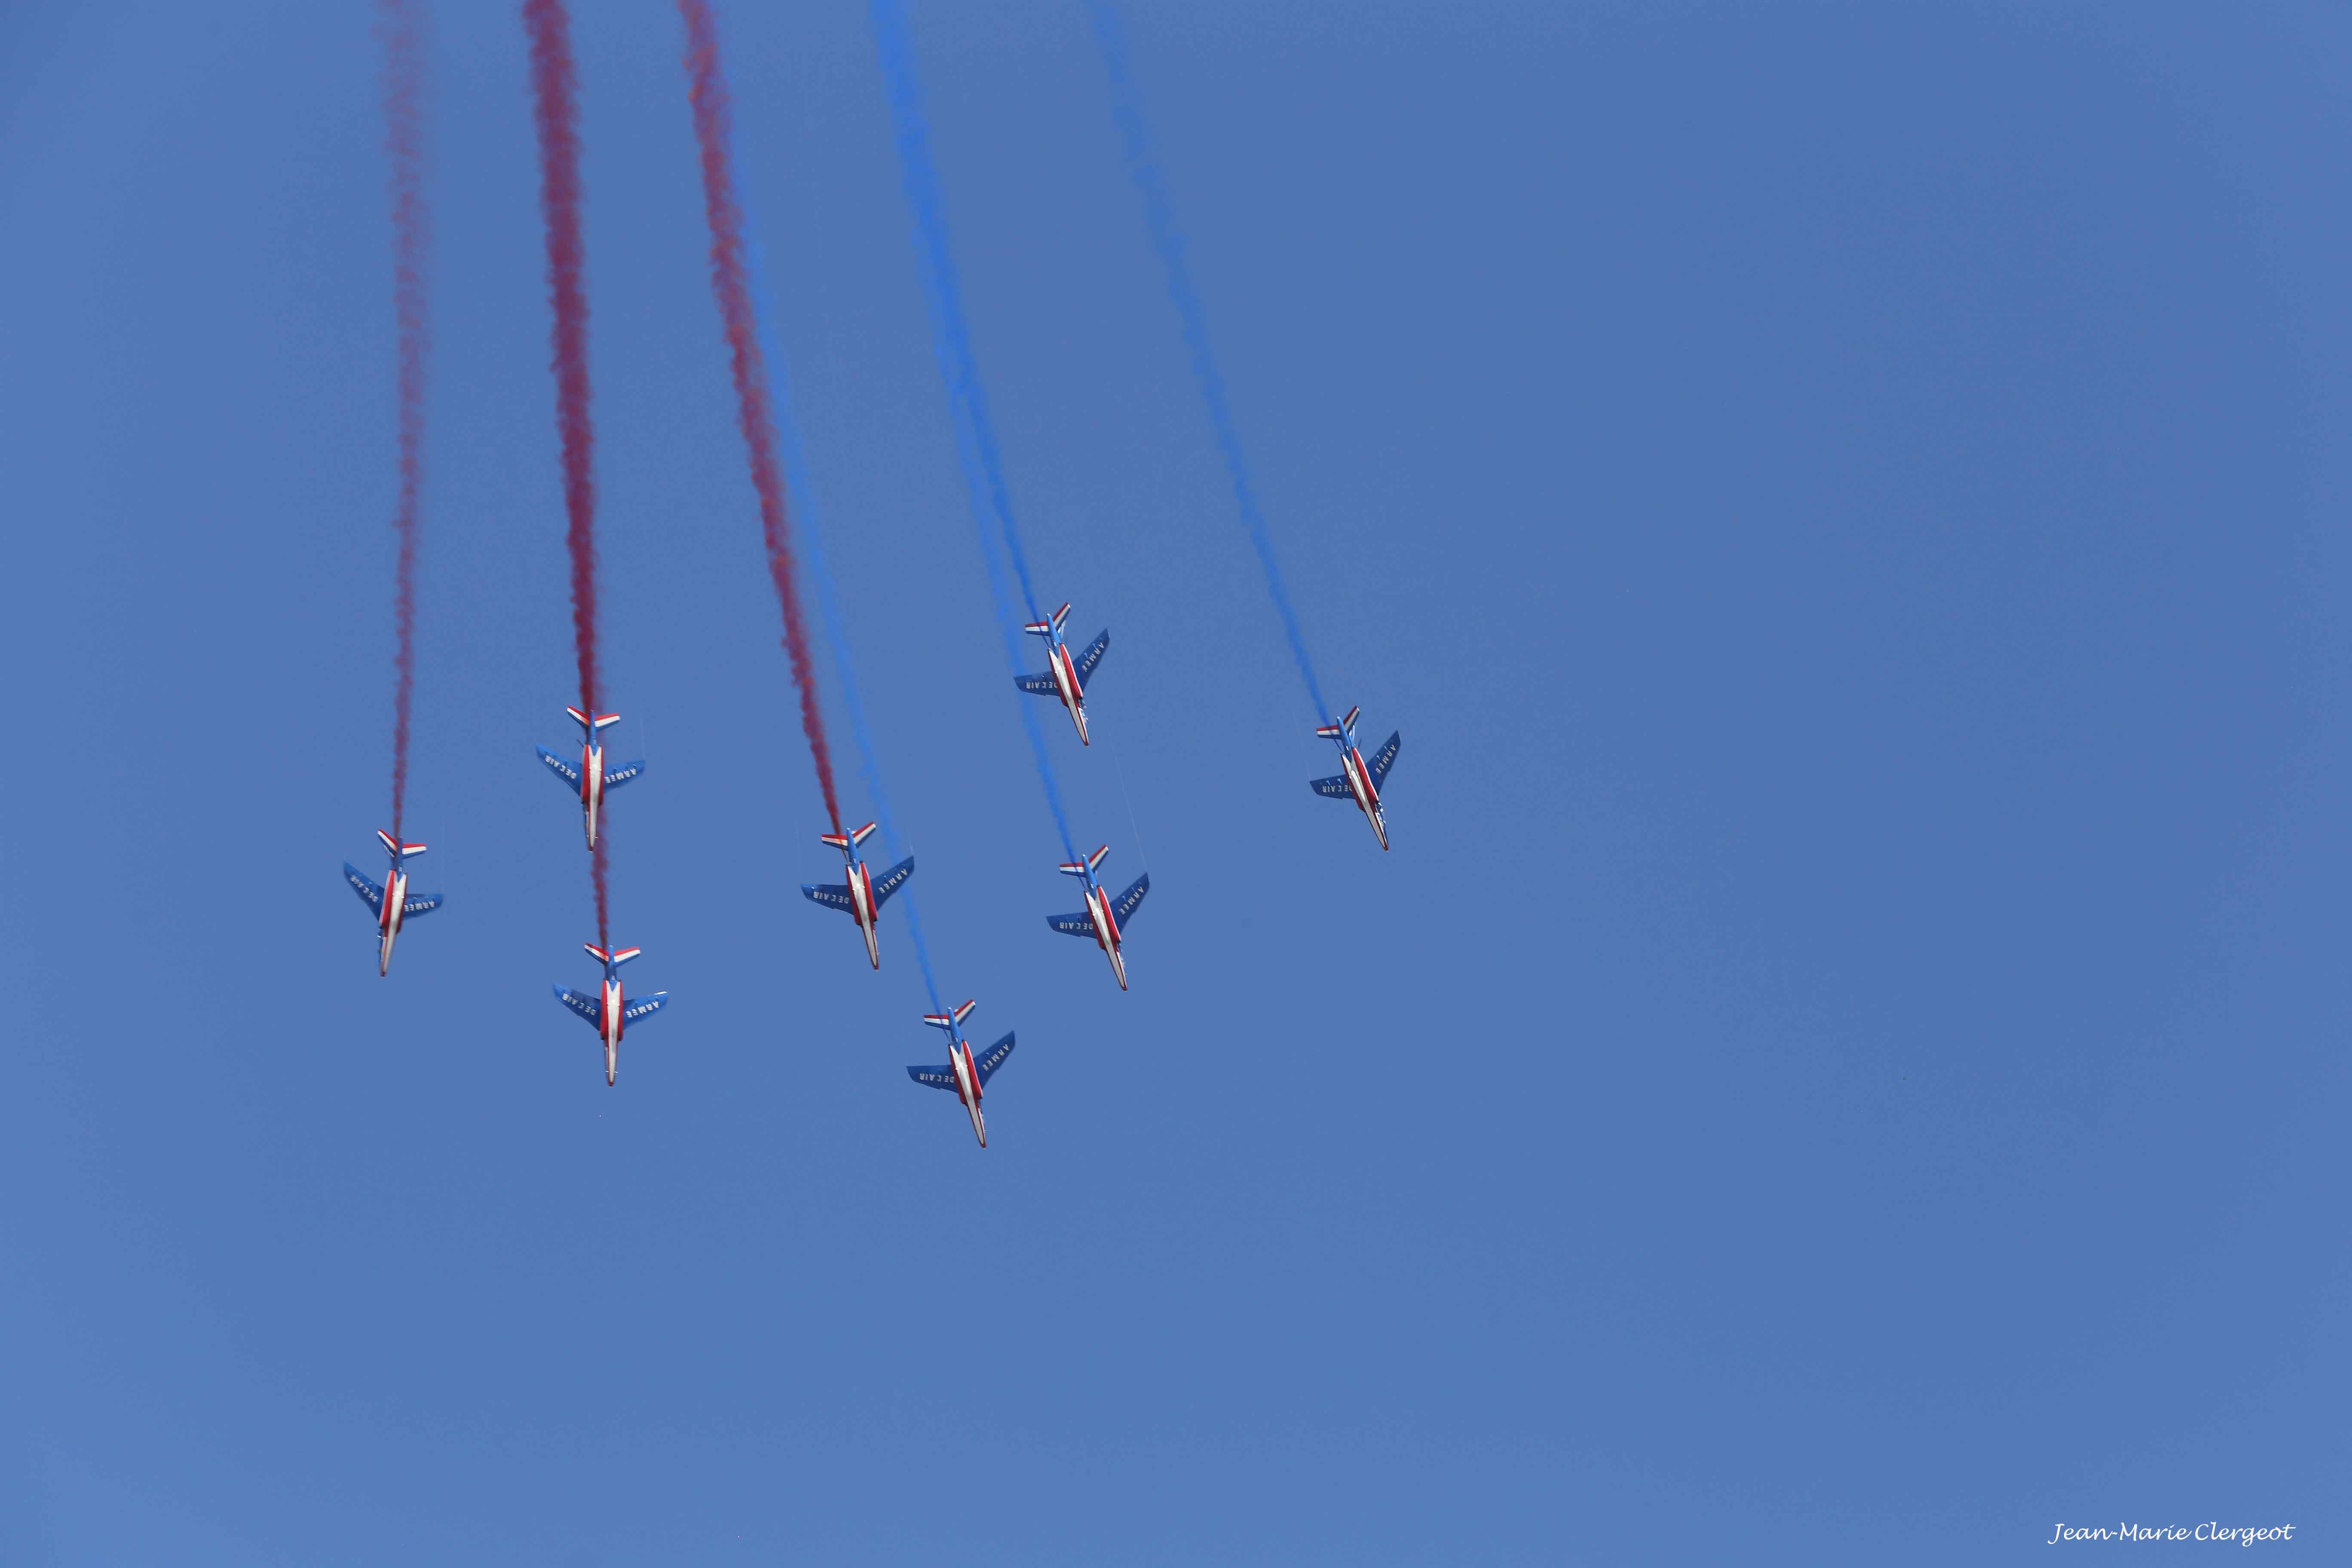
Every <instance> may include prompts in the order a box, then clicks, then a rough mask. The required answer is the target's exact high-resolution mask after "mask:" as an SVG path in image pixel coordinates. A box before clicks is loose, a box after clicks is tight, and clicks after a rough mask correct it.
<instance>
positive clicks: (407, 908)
mask: <svg viewBox="0 0 2352 1568" xmlns="http://www.w3.org/2000/svg"><path fill="white" fill-rule="evenodd" d="M440 907H441V895H440V894H438V893H419V894H417V895H415V896H414V897H412V898H410V899H409V900H408V901H407V902H405V903H404V904H402V905H401V906H400V918H401V919H403V920H410V919H414V918H415V916H417V915H429V914H431V913H432V912H433V911H434V910H437V909H439V908H440Z"/></svg>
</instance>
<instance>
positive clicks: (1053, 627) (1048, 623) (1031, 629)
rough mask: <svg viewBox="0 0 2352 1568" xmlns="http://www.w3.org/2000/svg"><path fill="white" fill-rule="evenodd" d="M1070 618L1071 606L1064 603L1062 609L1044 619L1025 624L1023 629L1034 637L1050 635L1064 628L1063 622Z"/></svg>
mask: <svg viewBox="0 0 2352 1568" xmlns="http://www.w3.org/2000/svg"><path fill="white" fill-rule="evenodd" d="M1069 618H1070V606H1069V605H1063V606H1062V607H1061V608H1060V609H1058V610H1055V612H1054V613H1053V615H1052V616H1050V617H1049V618H1047V619H1045V620H1042V621H1031V622H1030V623H1029V624H1028V625H1027V626H1023V627H1022V628H1021V629H1022V630H1023V631H1024V632H1027V633H1028V634H1029V635H1030V636H1031V637H1052V636H1053V635H1054V634H1055V632H1058V631H1060V630H1061V629H1062V623H1063V622H1064V621H1066V620H1068V619H1069Z"/></svg>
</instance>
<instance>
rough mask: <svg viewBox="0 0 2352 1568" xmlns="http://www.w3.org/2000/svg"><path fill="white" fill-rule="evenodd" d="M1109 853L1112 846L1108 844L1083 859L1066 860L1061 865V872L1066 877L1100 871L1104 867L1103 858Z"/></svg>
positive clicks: (1081, 875)
mask: <svg viewBox="0 0 2352 1568" xmlns="http://www.w3.org/2000/svg"><path fill="white" fill-rule="evenodd" d="M1109 853H1110V846H1109V845H1108V844H1106V845H1104V846H1103V847H1101V848H1099V849H1097V850H1096V851H1095V852H1094V853H1093V854H1091V855H1089V856H1087V858H1085V859H1083V860H1065V861H1064V862H1062V865H1061V867H1060V870H1061V873H1062V875H1063V876H1065V877H1083V876H1086V875H1087V873H1088V872H1091V871H1098V870H1100V869H1101V868H1102V863H1103V858H1104V857H1105V856H1107V855H1108V854H1109Z"/></svg>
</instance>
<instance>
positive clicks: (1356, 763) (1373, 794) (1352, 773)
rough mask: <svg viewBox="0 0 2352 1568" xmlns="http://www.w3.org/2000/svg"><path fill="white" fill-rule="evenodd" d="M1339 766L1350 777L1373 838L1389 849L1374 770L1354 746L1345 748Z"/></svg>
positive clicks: (1350, 789)
mask: <svg viewBox="0 0 2352 1568" xmlns="http://www.w3.org/2000/svg"><path fill="white" fill-rule="evenodd" d="M1339 766H1340V768H1341V770H1342V771H1344V772H1345V773H1347V775H1348V788H1349V791H1351V792H1352V793H1353V794H1354V795H1355V797H1356V805H1357V808H1358V809H1359V810H1360V811H1362V812H1363V814H1364V820H1365V821H1367V822H1369V823H1370V824H1371V825H1372V836H1373V837H1376V838H1378V839H1379V840H1380V841H1381V848H1383V849H1385V848H1387V847H1389V825H1388V820H1387V818H1386V817H1384V816H1381V792H1380V791H1379V790H1378V789H1376V788H1374V787H1373V785H1372V770H1371V769H1370V768H1368V767H1366V766H1365V765H1364V753H1363V752H1360V751H1358V750H1357V749H1356V748H1355V747H1354V746H1352V745H1350V746H1347V747H1345V748H1343V749H1342V750H1341V751H1340V752H1339Z"/></svg>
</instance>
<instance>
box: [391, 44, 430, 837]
mask: <svg viewBox="0 0 2352 1568" xmlns="http://www.w3.org/2000/svg"><path fill="white" fill-rule="evenodd" d="M377 10H378V13H379V18H380V20H381V22H382V26H383V38H384V47H385V58H384V71H383V118H384V137H383V143H384V150H385V151H386V152H387V153H391V155H392V276H393V287H392V298H393V310H394V315H395V316H396V317H397V318H398V321H399V324H400V373H399V389H398V390H399V402H400V505H399V510H397V511H396V512H395V513H394V516H393V520H392V526H393V531H394V532H395V533H396V534H398V535H399V538H400V563H399V566H398V568H397V570H396V578H395V580H396V583H397V586H396V587H395V589H394V595H393V612H392V614H393V624H394V627H395V629H396V633H397V636H398V638H399V647H398V650H397V651H396V652H395V653H394V655H393V659H392V667H393V669H394V675H395V681H394V688H393V699H392V714H393V719H392V836H393V837H394V838H399V837H401V823H402V821H403V819H404V816H406V812H407V806H408V707H409V699H410V696H411V695H412V693H413V692H414V691H415V685H416V519H417V507H418V493H419V491H420V490H421V489H422V488H423V485H424V477H425V350H426V349H427V348H429V347H430V346H431V343H432V322H431V321H430V320H429V319H428V318H427V317H426V315H425V253H426V250H427V248H428V247H429V243H430V241H431V238H432V230H431V228H430V226H429V223H428V219H429V216H430V215H429V214H427V213H426V211H425V124H424V116H423V113H422V110H421V108H420V105H419V100H420V98H421V97H422V96H423V89H424V79H425V36H424V26H423V25H422V23H421V22H420V21H419V19H418V18H417V16H416V15H415V13H414V12H413V11H412V10H410V8H409V6H408V5H407V4H406V3H405V0H379V4H378V6H377Z"/></svg>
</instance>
